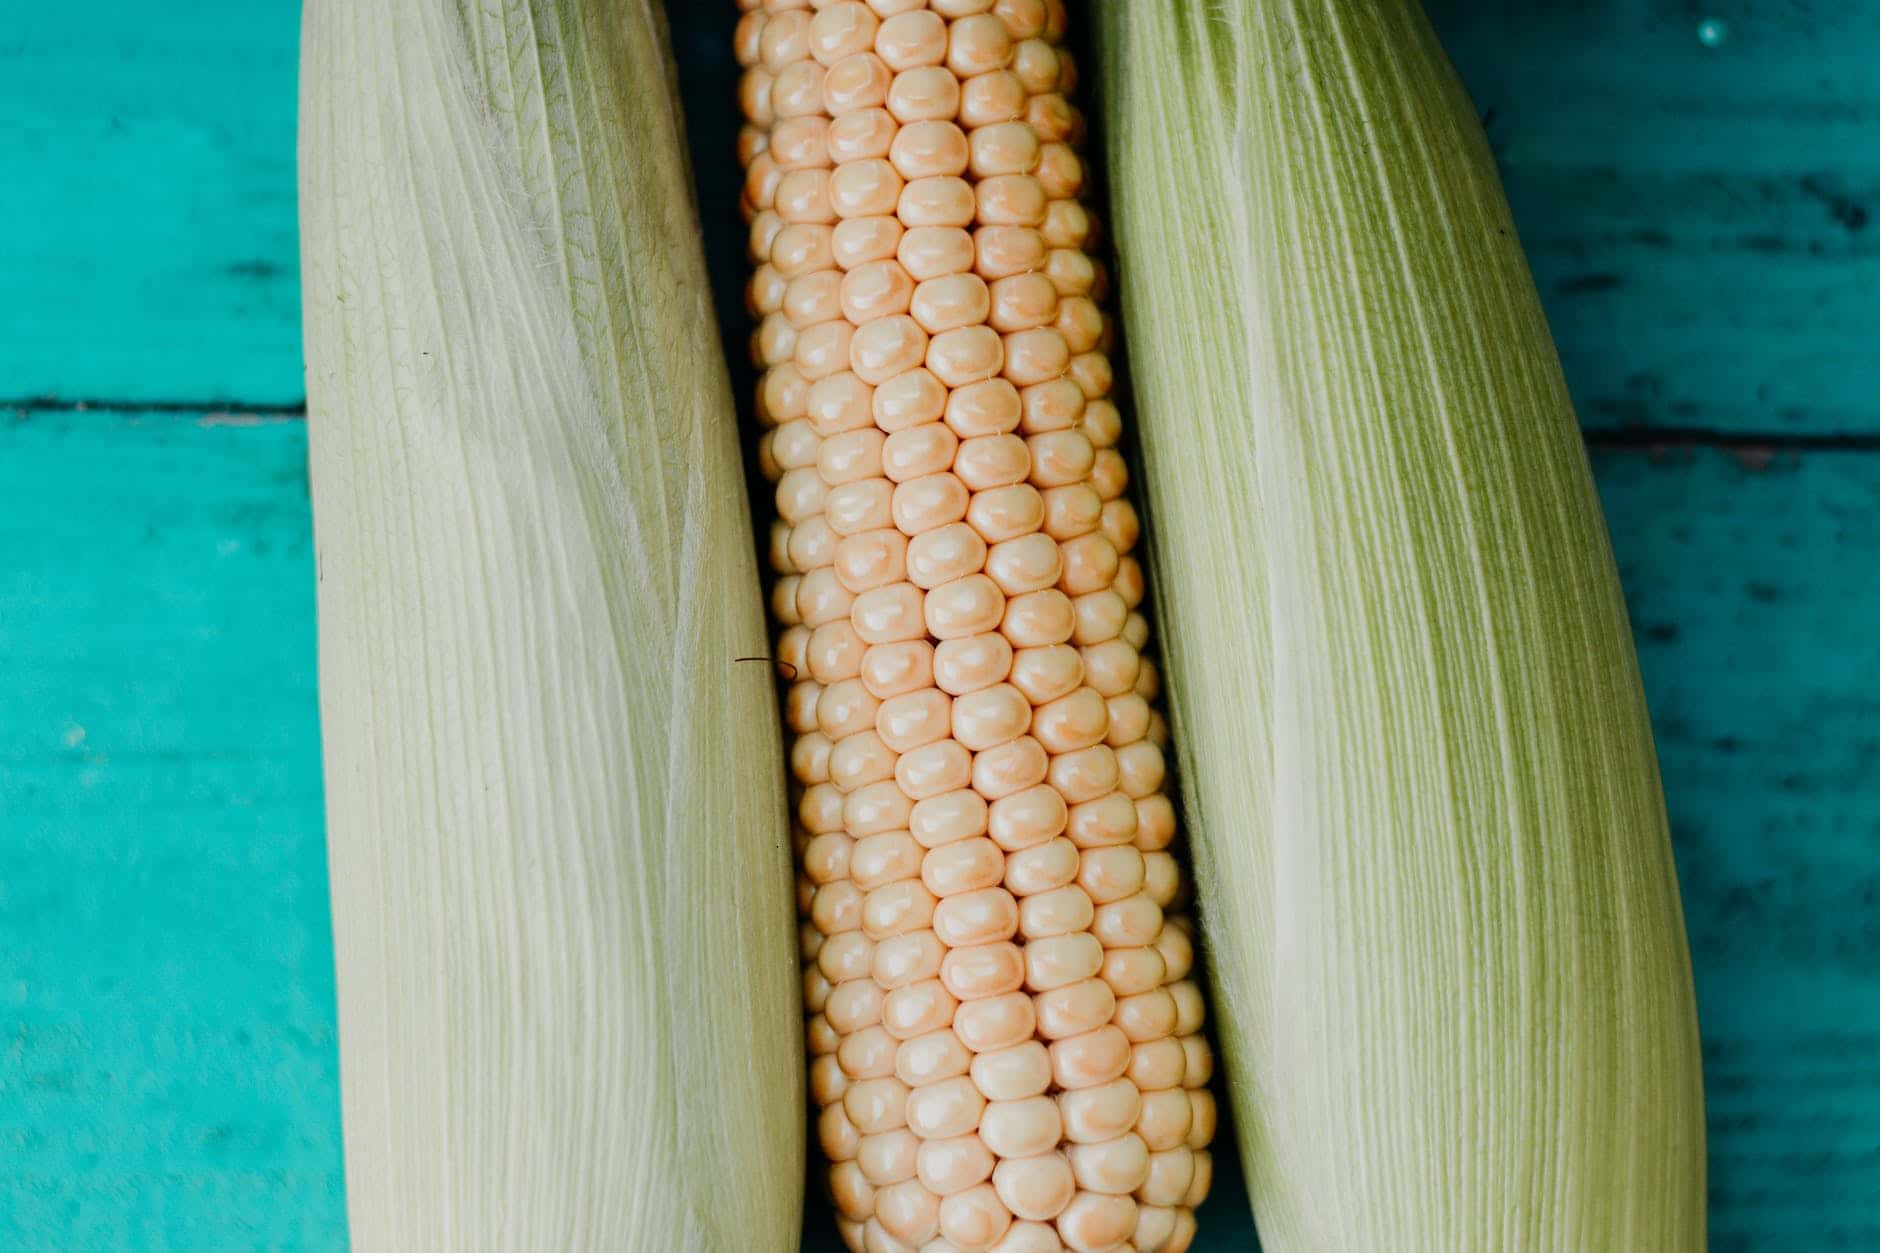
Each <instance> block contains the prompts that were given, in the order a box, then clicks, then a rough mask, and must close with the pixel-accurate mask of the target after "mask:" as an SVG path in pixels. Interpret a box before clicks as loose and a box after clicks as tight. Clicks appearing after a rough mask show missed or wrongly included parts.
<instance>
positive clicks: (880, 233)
mask: <svg viewBox="0 0 1880 1253" xmlns="http://www.w3.org/2000/svg"><path fill="white" fill-rule="evenodd" d="M903 234H904V232H903V230H902V227H901V219H900V218H897V217H895V216H894V215H892V214H883V215H882V216H880V217H868V218H848V219H845V220H843V221H841V222H838V223H836V225H835V229H834V230H833V231H831V232H830V237H829V259H830V261H831V263H833V264H835V265H839V266H841V267H842V268H843V269H845V270H853V269H854V268H855V267H857V266H860V265H866V264H867V263H868V262H870V261H880V260H883V259H885V258H888V257H892V256H894V255H895V251H896V249H898V248H899V247H900V245H901V238H902V235H903Z"/></svg>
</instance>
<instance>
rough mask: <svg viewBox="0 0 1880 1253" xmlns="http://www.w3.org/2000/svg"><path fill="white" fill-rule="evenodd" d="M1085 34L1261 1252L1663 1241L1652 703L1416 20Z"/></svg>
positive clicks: (1666, 952) (1668, 1131) (1129, 13)
mask: <svg viewBox="0 0 1880 1253" xmlns="http://www.w3.org/2000/svg"><path fill="white" fill-rule="evenodd" d="M1097 17H1098V28H1099V31H1098V37H1099V44H1100V49H1099V51H1100V72H1099V82H1098V90H1099V95H1100V103H1101V108H1102V110H1103V120H1104V124H1105V130H1106V135H1107V155H1108V160H1109V166H1110V188H1111V195H1112V199H1113V205H1114V208H1113V213H1114V223H1113V229H1114V235H1115V240H1116V248H1117V252H1118V270H1119V276H1120V286H1121V292H1122V300H1123V311H1124V315H1125V322H1126V326H1127V329H1128V332H1129V336H1130V344H1129V347H1130V360H1131V363H1132V369H1133V377H1134V380H1135V384H1136V400H1137V402H1138V406H1139V409H1140V413H1139V429H1140V431H1141V442H1142V455H1141V467H1142V471H1143V479H1144V482H1145V484H1146V493H1147V500H1148V506H1149V508H1148V514H1147V516H1148V519H1149V522H1150V525H1151V532H1150V536H1149V538H1150V543H1151V554H1152V558H1153V560H1154V562H1155V566H1156V575H1157V578H1156V585H1157V587H1158V589H1159V609H1160V621H1161V623H1162V625H1163V630H1164V633H1165V634H1164V638H1165V640H1166V643H1165V646H1164V647H1165V652H1166V654H1167V659H1168V664H1167V673H1168V679H1169V684H1168V685H1169V689H1170V695H1171V702H1172V712H1173V721H1174V730H1175V736H1174V739H1175V742H1176V743H1177V744H1178V745H1179V746H1180V764H1181V768H1182V787H1183V795H1184V800H1185V804H1186V813H1187V820H1188V830H1189V833H1190V837H1191V840H1192V842H1193V846H1194V856H1195V862H1196V878H1197V883H1198V888H1199V895H1200V903H1201V917H1202V926H1203V937H1204V940H1205V946H1206V952H1207V956H1208V959H1209V961H1210V963H1211V970H1212V977H1213V980H1214V983H1215V988H1216V1001H1215V1004H1216V1007H1217V1011H1216V1012H1217V1015H1218V1018H1219V1021H1220V1023H1221V1028H1220V1029H1221V1034H1222V1042H1223V1046H1224V1054H1225V1060H1226V1063H1227V1070H1228V1075H1229V1080H1230V1087H1231V1091H1232V1096H1233V1108H1234V1115H1235V1118H1236V1121H1237V1127H1238V1133H1239V1137H1240V1147H1241V1151H1242V1156H1243V1163H1244V1167H1245V1170H1246V1174H1247V1179H1248V1186H1249V1190H1250V1193H1251V1196H1252V1199H1253V1204H1254V1210H1255V1216H1256V1219H1257V1221H1258V1224H1259V1227H1260V1232H1261V1237H1262V1240H1263V1242H1264V1244H1265V1246H1266V1247H1267V1248H1268V1249H1269V1250H1295V1249H1406V1250H1407V1249H1430V1250H1464V1249H1480V1250H1491V1249H1492V1250H1504V1249H1587V1250H1594V1249H1597V1250H1608V1249H1653V1250H1696V1249H1701V1248H1702V1247H1703V1246H1704V1138H1703V1097H1702V1084H1701V1076H1700V1060H1699V1052H1698V1038H1697V1023H1696V1012H1695V1008H1694V999H1693V995H1692V987H1691V974H1690V962H1689V954H1688V951H1687V948H1686V943H1685V938H1684V930H1683V921H1682V916H1681V912H1680V907H1679V902H1678V894H1677V882H1676V876H1675V871H1674V868H1673V864H1672V858H1671V850H1670V842H1669V838H1668V835H1667V832H1666V824H1665V814H1664V806H1663V800H1662V797H1661V794H1660V788H1659V780H1658V770H1657V763H1656V759H1655V756H1654V753H1653V748H1652V742H1651V732H1650V725H1649V722H1648V720H1647V717H1646V710H1645V705H1644V699H1643V696H1642V692H1641V689H1640V684H1639V678H1638V667H1637V661H1636V657H1635V655H1634V652H1633V647H1632V643H1631V636H1630V632H1629V629H1628V626H1627V622H1626V616H1625V607H1624V602H1623V599H1622V597H1621V594H1620V588H1619V583H1618V578H1617V575H1616V571H1615V569H1614V565H1613V560H1612V555H1611V550H1610V546H1609V543H1608V539H1607V535H1606V532H1605V528H1604V523H1603V520H1602V518H1601V515H1600V511H1599V505H1598V499H1597V497H1596V495H1595V493H1594V489H1593V484H1592V480H1591V476H1590V473H1589V470H1588V466H1587V461H1586V456H1585V452H1584V449H1583V447H1582V444H1581V442H1580V439H1579V435H1578V429H1577V426H1576V424H1575V422H1574V417H1573V412H1572V408H1571V404H1570V402H1569V399H1568V396H1567V391H1566V387H1565V384H1564V381H1563V379H1562V376H1561V372H1560V367H1559V363H1558V359H1557V357H1556V354H1555V352H1554V349H1553V345H1552V342H1551V340H1550V338H1549V336H1548V332H1547V328H1546V324H1545V321H1544V319H1543V316H1542V313H1541V309H1540V306H1539V303H1538V300H1537V298H1536V296H1535V292H1534V287H1533V282H1532V279H1531V277H1530V276H1529V274H1528V271H1527V267H1526V264H1525V262H1524V260H1523V258H1522V255H1521V251H1520V247H1519V243H1518V241H1517V239H1516V237H1515V231H1514V227H1513V224H1512V222H1511V221H1510V218H1509V214H1508V210H1507V207H1506V204H1505V201H1504V199H1503V196H1502V193H1501V189H1500V185H1499V182H1498V180H1497V178H1496V175H1495V170H1494V166H1493V162H1492V159H1491V157H1490V154H1489V152H1488V149H1487V145H1486V143H1485V142H1484V139H1483V137H1482V134H1481V131H1480V127H1479V125H1478V124H1477V121H1476V118H1475V114H1474V112H1473V110H1472V108H1471V106H1470V104H1469V101H1468V98H1467V96H1466V94H1465V92H1464V91H1463V89H1462V87H1461V85H1460V84H1459V82H1458V81H1457V80H1456V77H1455V75H1454V73H1453V72H1452V71H1451V69H1450V67H1449V65H1448V63H1447V61H1446V60H1445V59H1444V57H1443V54H1442V51H1441V49H1440V47H1439V46H1438V44H1437V42H1436V39H1435V37H1434V35H1433V33H1432V32H1431V30H1430V28H1429V26H1428V24H1427V22H1426V20H1425V19H1424V17H1423V15H1422V13H1421V12H1420V10H1418V9H1417V7H1416V6H1415V5H1414V3H1395V2H1393V0H1275V2H1273V3H1264V2H1262V3H1252V2H1251V0H1236V2H1233V3H1227V4H1221V3H1201V2H1198V0H1181V2H1178V3H1165V4H1122V3H1118V4H1107V5H1099V6H1097ZM1197 321H1199V323H1200V325H1198V326H1197Z"/></svg>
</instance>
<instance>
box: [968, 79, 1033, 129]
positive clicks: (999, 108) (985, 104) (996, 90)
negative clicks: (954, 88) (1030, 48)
mask: <svg viewBox="0 0 1880 1253" xmlns="http://www.w3.org/2000/svg"><path fill="white" fill-rule="evenodd" d="M1025 104H1026V101H1025V85H1024V84H1023V83H1021V82H1019V81H1018V75H1016V74H1014V73H1012V72H1011V71H1010V70H993V71H992V72H991V73H987V74H976V75H974V76H973V77H972V78H969V79H967V80H966V82H965V83H964V84H963V85H962V86H961V87H960V122H961V124H962V125H964V126H969V127H977V126H990V125H994V124H996V123H999V122H1010V121H1014V120H1016V119H1018V118H1021V117H1023V116H1024V115H1025Z"/></svg>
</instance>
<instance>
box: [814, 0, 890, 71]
mask: <svg viewBox="0 0 1880 1253" xmlns="http://www.w3.org/2000/svg"><path fill="white" fill-rule="evenodd" d="M880 26H881V20H880V19H879V18H877V17H876V16H875V15H874V14H873V13H870V12H869V11H868V6H867V5H865V4H861V3H857V2H856V0H849V3H843V4H832V5H830V6H828V7H827V8H825V9H823V11H822V12H820V13H818V14H817V15H816V16H815V17H814V18H812V19H811V21H810V26H809V41H808V42H809V53H810V55H811V56H813V57H815V58H816V59H817V60H818V61H820V62H822V63H823V64H824V65H834V64H835V63H836V62H838V61H840V60H842V59H843V58H844V57H848V56H853V55H854V54H856V53H858V52H866V51H867V50H868V49H870V48H872V47H873V46H874V43H875V32H876V31H877V30H878V29H879V28H880Z"/></svg>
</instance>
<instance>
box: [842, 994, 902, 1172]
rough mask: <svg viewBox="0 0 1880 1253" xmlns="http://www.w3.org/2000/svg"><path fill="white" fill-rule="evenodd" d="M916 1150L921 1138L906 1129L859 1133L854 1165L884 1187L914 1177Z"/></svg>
mask: <svg viewBox="0 0 1880 1253" xmlns="http://www.w3.org/2000/svg"><path fill="white" fill-rule="evenodd" d="M875 1030H879V1028H875ZM845 1045H846V1042H845ZM890 1064H892V1058H891V1059H890ZM870 1077H871V1078H876V1077H879V1076H870ZM919 1151H920V1139H919V1138H918V1137H917V1136H915V1135H914V1133H913V1132H911V1131H909V1130H908V1129H907V1128H905V1127H899V1128H896V1129H895V1130H893V1131H882V1132H877V1133H876V1134H874V1135H871V1136H862V1137H861V1139H860V1141H859V1142H858V1143H857V1145H856V1151H855V1164H856V1165H857V1166H859V1167H861V1169H862V1174H863V1175H865V1176H866V1177H867V1179H868V1182H870V1183H872V1184H874V1185H875V1186H876V1187H878V1188H879V1187H885V1186H886V1185H888V1184H891V1183H899V1182H901V1180H903V1179H912V1178H913V1177H914V1161H915V1156H916V1154H918V1153H919Z"/></svg>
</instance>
